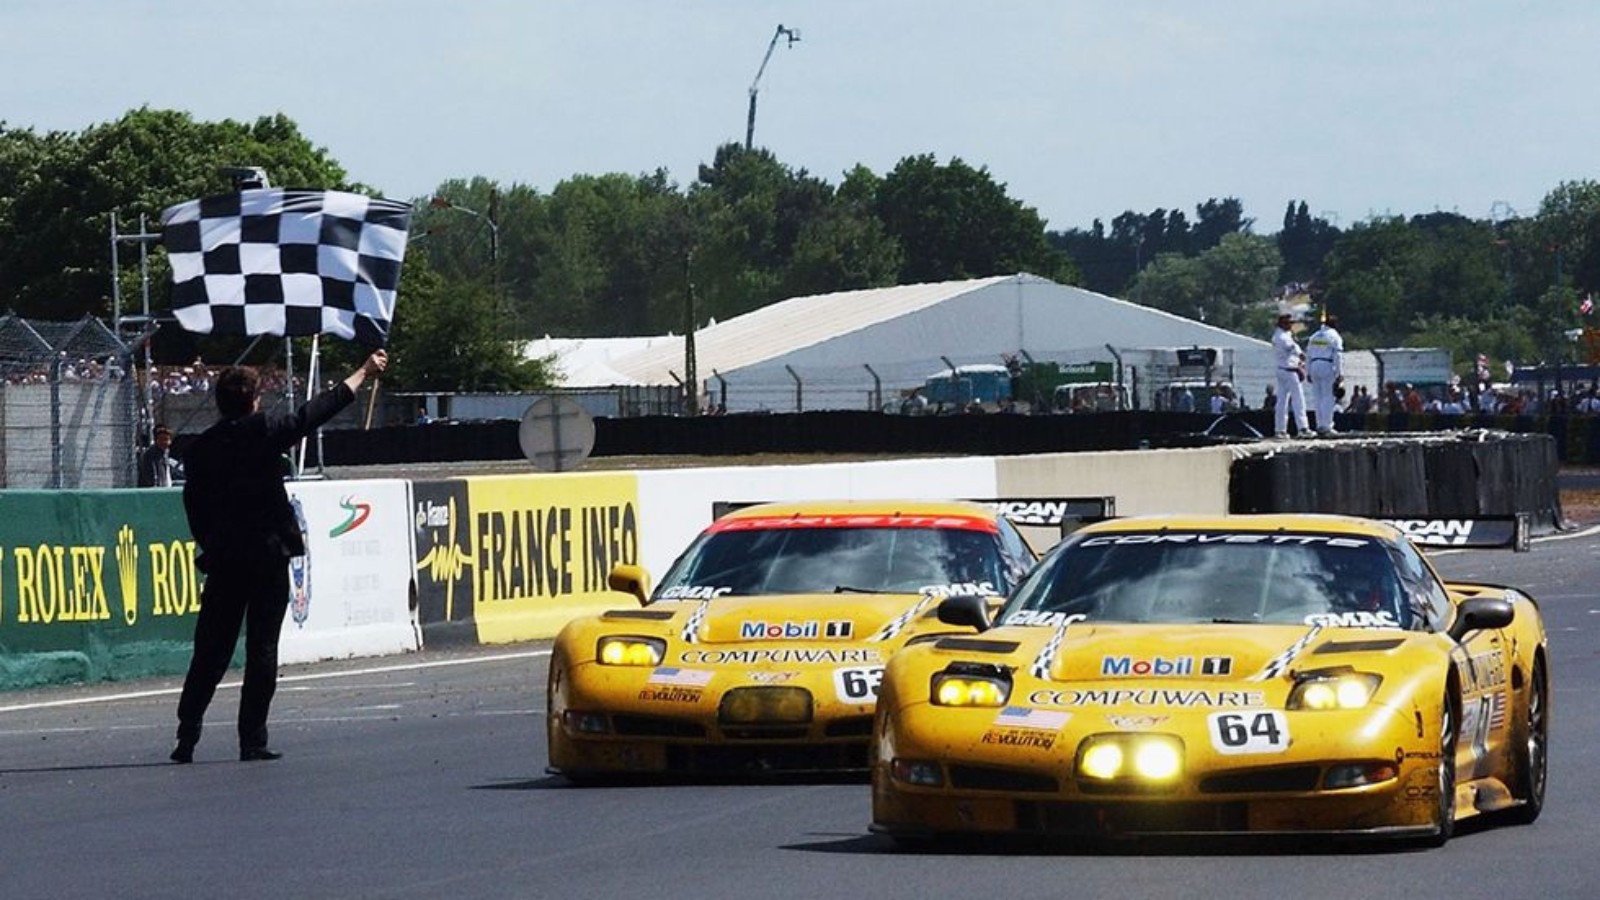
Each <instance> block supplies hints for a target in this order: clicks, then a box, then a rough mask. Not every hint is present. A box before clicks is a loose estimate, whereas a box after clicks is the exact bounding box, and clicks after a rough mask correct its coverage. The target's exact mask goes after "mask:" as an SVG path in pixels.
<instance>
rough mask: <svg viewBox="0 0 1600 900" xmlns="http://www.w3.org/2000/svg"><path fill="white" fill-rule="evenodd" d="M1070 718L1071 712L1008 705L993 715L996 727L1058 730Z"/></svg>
mask: <svg viewBox="0 0 1600 900" xmlns="http://www.w3.org/2000/svg"><path fill="white" fill-rule="evenodd" d="M1070 718H1072V714H1071V713H1064V712H1055V711H1053V710H1048V709H1031V708H1029V707H1026V706H1008V707H1006V708H1005V709H1002V710H1000V714H999V715H997V716H995V717H994V724H995V727H997V728H1035V729H1038V730H1039V731H1060V730H1061V727H1062V726H1063V725H1065V724H1067V720H1068V719H1070Z"/></svg>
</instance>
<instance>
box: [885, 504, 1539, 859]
mask: <svg viewBox="0 0 1600 900" xmlns="http://www.w3.org/2000/svg"><path fill="white" fill-rule="evenodd" d="M1396 524H1397V525H1399V526H1401V527H1400V528H1397V527H1395V525H1390V524H1385V523H1380V522H1374V521H1369V520H1363V519H1353V518H1343V517H1334V516H1313V515H1271V516H1238V517H1217V518H1187V517H1159V518H1142V519H1124V520H1116V521H1109V522H1103V523H1099V524H1096V525H1091V526H1089V527H1087V528H1085V529H1083V530H1081V531H1078V532H1077V533H1076V534H1075V535H1073V536H1072V537H1071V538H1069V539H1068V540H1067V541H1064V542H1063V543H1062V544H1061V545H1059V546H1058V547H1056V548H1055V549H1054V550H1053V551H1052V552H1051V553H1050V554H1048V555H1047V556H1046V557H1045V559H1044V560H1043V561H1041V562H1040V563H1039V565H1038V566H1037V567H1036V568H1035V569H1034V571H1033V572H1032V573H1031V574H1030V575H1029V577H1028V578H1027V579H1025V580H1024V582H1023V584H1022V585H1020V586H1019V587H1018V588H1017V590H1016V591H1015V592H1013V594H1012V596H1011V598H1010V600H1009V601H1008V602H1007V603H1006V604H1005V606H1004V607H1003V609H1002V610H1001V612H1000V614H999V617H998V624H997V625H995V626H993V627H991V626H990V624H989V617H988V614H987V610H986V609H985V608H984V607H983V606H981V605H978V604H973V603H971V602H970V601H969V600H968V599H967V598H959V597H957V598H950V599H948V600H945V601H943V602H942V603H941V604H940V606H939V608H938V611H937V614H938V616H939V618H940V619H941V620H942V621H944V622H946V623H950V624H970V625H972V626H974V627H976V628H978V629H980V630H981V631H982V633H981V634H980V635H978V636H971V635H965V636H961V637H954V638H944V639H939V640H936V641H931V642H928V643H919V644H917V645H915V646H910V647H907V648H906V649H905V650H903V651H901V652H900V653H899V654H897V655H896V656H895V657H894V659H893V660H891V662H890V664H889V666H888V667H887V671H886V673H885V675H884V679H883V684H882V690H881V692H880V694H879V698H878V718H877V722H876V723H875V737H876V740H875V743H874V752H873V761H872V787H873V803H872V810H873V830H874V831H878V832H881V833H887V834H889V835H891V836H893V837H895V838H897V839H898V840H899V841H900V842H902V843H920V842H926V841H929V840H938V839H940V838H943V837H950V836H954V835H959V834H977V833H991V834H1012V835H1051V834H1072V835H1094V836H1130V835H1140V834H1218V833H1243V832H1249V833H1273V832H1280V833H1282V832H1288V833H1300V834H1304V833H1339V834H1345V835H1351V834H1353V835H1358V836H1368V837H1410V838H1413V839H1417V840H1420V841H1421V842H1424V843H1442V842H1443V841H1445V840H1447V839H1448V838H1449V836H1450V835H1451V833H1452V831H1453V829H1454V827H1455V823H1456V822H1457V821H1459V820H1461V819H1464V818H1466V817H1469V816H1472V815H1475V814H1477V813H1480V812H1489V811H1504V812H1503V815H1504V816H1505V817H1506V818H1508V819H1511V820H1518V821H1523V822H1528V821H1532V820H1533V819H1534V818H1536V817H1537V816H1538V815H1539V811H1540V809H1541V807H1542V806H1543V803H1544V794H1545V764H1546V755H1547V754H1546V747H1547V744H1548V736H1549V712H1550V672H1549V663H1548V656H1547V653H1546V645H1545V634H1544V628H1543V625H1542V624H1541V621H1540V615H1539V610H1538V607H1537V606H1536V605H1535V603H1534V601H1533V600H1532V599H1531V598H1529V597H1528V596H1526V595H1525V594H1523V593H1521V592H1519V591H1517V590H1514V589H1511V588H1506V587H1497V586H1491V585H1483V584H1464V583H1447V582H1444V581H1442V580H1441V579H1440V578H1439V577H1438V575H1437V574H1436V573H1435V572H1434V570H1433V568H1432V567H1431V565H1430V564H1429V563H1428V562H1427V561H1426V560H1425V559H1424V558H1423V557H1422V555H1421V554H1420V553H1418V551H1417V550H1416V548H1415V546H1414V542H1421V541H1422V540H1424V539H1426V538H1430V537H1439V538H1442V539H1443V540H1442V541H1441V542H1442V543H1452V544H1455V545H1460V546H1471V545H1472V542H1471V541H1470V539H1469V538H1470V535H1469V533H1468V532H1469V531H1470V529H1464V530H1462V529H1457V528H1456V527H1455V526H1454V525H1452V524H1449V523H1446V524H1445V525H1443V526H1438V527H1435V526H1436V524H1437V523H1429V522H1424V521H1420V520H1407V521H1405V522H1400V523H1396ZM1468 524H1470V523H1468ZM1402 529H1403V530H1402ZM1407 533H1410V534H1411V535H1413V538H1412V539H1408V538H1407V537H1406V534H1407Z"/></svg>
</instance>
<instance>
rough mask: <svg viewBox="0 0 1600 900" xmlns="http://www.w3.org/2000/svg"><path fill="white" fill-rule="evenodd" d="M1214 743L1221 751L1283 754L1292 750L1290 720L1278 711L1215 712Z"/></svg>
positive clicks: (1211, 725) (1211, 724)
mask: <svg viewBox="0 0 1600 900" xmlns="http://www.w3.org/2000/svg"><path fill="white" fill-rule="evenodd" d="M1206 721H1207V723H1208V728H1207V730H1208V731H1209V732H1210V734H1211V746H1212V747H1214V748H1216V751H1217V752H1218V753H1229V754H1232V753H1282V752H1283V751H1285V750H1287V749H1289V720H1288V719H1287V718H1285V717H1284V715H1283V713H1281V712H1279V711H1277V710H1272V709H1268V710H1261V711H1260V712H1243V713H1237V712H1224V713H1212V714H1211V715H1210V716H1209V717H1208V718H1207V720H1206Z"/></svg>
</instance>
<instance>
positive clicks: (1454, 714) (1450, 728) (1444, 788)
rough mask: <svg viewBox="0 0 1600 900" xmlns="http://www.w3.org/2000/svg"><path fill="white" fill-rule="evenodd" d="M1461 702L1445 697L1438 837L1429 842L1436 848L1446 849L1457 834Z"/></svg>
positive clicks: (1452, 696) (1441, 722)
mask: <svg viewBox="0 0 1600 900" xmlns="http://www.w3.org/2000/svg"><path fill="white" fill-rule="evenodd" d="M1460 710H1461V701H1459V700H1457V699H1456V696H1455V694H1454V693H1449V694H1446V695H1445V698H1444V711H1443V713H1442V714H1441V715H1440V717H1439V774H1438V777H1437V778H1436V779H1435V781H1434V790H1436V791H1438V792H1439V796H1438V800H1437V804H1436V806H1435V808H1434V813H1433V818H1434V828H1435V829H1436V830H1435V831H1434V834H1433V836H1432V837H1430V838H1429V839H1428V840H1427V844H1428V845H1429V846H1432V847H1440V846H1443V845H1444V843H1445V842H1446V841H1448V840H1450V837H1451V835H1454V834H1455V833H1456V740H1457V738H1458V737H1459V731H1460V728H1461V716H1460Z"/></svg>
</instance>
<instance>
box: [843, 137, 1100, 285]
mask: <svg viewBox="0 0 1600 900" xmlns="http://www.w3.org/2000/svg"><path fill="white" fill-rule="evenodd" d="M874 209H875V211H876V213H877V215H878V218H879V219H881V220H882V221H883V224H884V227H885V228H886V229H887V230H888V233H889V234H890V235H891V236H893V237H894V238H895V240H896V241H898V242H899V245H900V248H901V250H902V251H903V252H904V254H905V262H904V264H903V265H902V266H901V269H900V278H899V280H900V282H901V283H915V282H932V281H950V280H956V279H964V278H987V277H989V276H992V275H1004V274H1013V273H1016V272H1023V271H1029V272H1033V273H1034V274H1037V275H1042V276H1044V277H1046V278H1053V279H1055V280H1058V281H1066V282H1069V283H1071V282H1075V281H1076V280H1077V273H1076V271H1075V270H1074V269H1073V267H1072V264H1071V261H1070V260H1069V259H1068V258H1067V257H1066V256H1065V255H1064V254H1062V253H1060V252H1059V251H1057V250H1055V249H1053V248H1052V247H1050V245H1049V244H1048V243H1047V242H1046V241H1045V238H1044V220H1043V219H1041V218H1039V214H1038V212H1036V211H1035V210H1034V209H1033V208H1032V207H1030V206H1025V205H1023V204H1022V202H1021V201H1019V200H1014V199H1012V198H1011V197H1009V196H1008V195H1007V194H1006V190H1005V185H1003V184H999V183H996V182H995V180H994V179H993V178H992V177H991V176H990V175H989V171H988V169H985V168H977V169H974V168H972V167H971V166H969V165H967V164H966V163H965V162H963V161H961V160H960V159H952V160H951V161H950V163H949V164H948V165H942V166H941V165H939V163H938V162H937V161H936V160H935V159H934V157H933V154H931V153H929V154H923V155H921V156H908V157H906V158H904V159H902V160H900V162H899V164H898V165H896V166H895V167H894V169H893V170H892V171H891V172H890V173H889V174H888V175H886V176H885V177H884V179H883V183H882V184H881V185H879V186H878V191H877V196H876V202H875V204H874Z"/></svg>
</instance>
